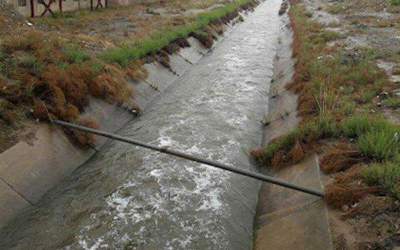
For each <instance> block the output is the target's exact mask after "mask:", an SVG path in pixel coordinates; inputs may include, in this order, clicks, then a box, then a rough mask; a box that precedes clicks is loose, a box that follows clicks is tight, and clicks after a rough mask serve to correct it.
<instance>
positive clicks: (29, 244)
mask: <svg viewBox="0 0 400 250" xmlns="http://www.w3.org/2000/svg"><path fill="white" fill-rule="evenodd" d="M280 3H281V0H268V1H266V2H263V3H262V4H261V5H259V6H258V7H257V8H256V10H255V12H254V13H251V14H250V15H249V16H248V17H247V18H246V20H245V22H243V23H240V24H238V25H236V26H235V27H234V28H233V30H232V31H231V32H230V33H229V34H228V35H227V37H226V38H225V39H224V40H223V41H222V42H220V43H219V44H217V46H216V47H215V49H214V50H213V51H212V52H211V53H210V54H208V55H207V56H205V57H204V58H203V59H201V61H200V62H199V63H198V64H197V65H195V66H194V67H193V68H192V69H191V70H189V71H188V72H187V73H186V74H184V75H183V76H182V77H180V79H179V80H178V81H177V82H176V83H174V84H173V85H172V86H171V87H170V88H169V89H167V90H166V92H165V93H164V94H162V96H160V97H159V98H157V100H156V101H155V102H153V103H152V104H151V105H150V106H149V108H148V109H147V110H146V111H145V113H144V114H143V115H142V116H141V117H140V118H138V119H136V120H134V121H132V122H131V123H130V124H128V125H127V126H126V127H125V128H124V129H123V130H121V131H120V134H121V135H125V136H128V137H131V138H134V139H137V140H141V141H144V142H148V143H152V144H155V145H160V146H170V147H172V148H175V149H178V150H182V151H185V152H187V153H193V154H195V155H200V156H204V157H205V158H208V159H212V160H216V161H220V162H223V163H227V164H231V165H234V166H237V167H241V168H246V169H250V170H253V171H256V169H255V167H253V166H252V165H251V164H250V162H249V157H248V150H249V149H250V148H252V147H255V146H258V145H259V144H260V140H261V138H262V136H261V134H262V125H261V120H262V119H263V117H264V114H265V112H266V110H267V98H268V90H269V82H270V80H271V77H272V65H273V58H274V56H275V50H276V44H277V42H278V41H277V36H278V33H279V28H280V25H281V23H280V18H279V16H278V14H277V13H278V10H279V7H280ZM259 185H260V183H259V182H257V181H254V180H251V179H249V178H246V177H242V176H238V175H235V174H231V173H227V172H223V171H220V170H217V169H213V168H210V167H207V166H204V165H201V164H197V163H193V162H189V161H186V160H181V159H177V158H175V157H172V156H168V155H163V154H160V153H156V152H151V151H149V150H145V149H142V148H138V147H134V146H132V145H127V144H124V143H120V142H110V143H108V144H106V146H104V147H103V148H102V149H101V151H100V152H99V153H98V154H97V155H96V156H95V157H94V158H93V159H92V160H90V161H89V162H88V163H87V164H85V165H84V166H82V167H81V168H79V169H78V170H77V171H76V172H75V173H74V174H73V176H71V177H70V178H68V179H67V180H65V181H64V182H63V183H62V184H60V185H59V186H58V187H57V188H55V189H54V190H52V191H51V192H50V193H48V194H47V195H46V196H45V198H44V199H43V200H42V201H41V202H40V204H39V206H38V207H37V208H36V209H35V210H31V211H28V212H27V213H26V214H24V215H22V216H21V217H20V218H19V219H18V220H16V221H14V222H13V223H12V224H11V225H9V226H8V227H7V228H6V229H5V230H4V231H3V232H2V233H1V234H0V236H1V243H0V246H1V248H2V249H9V248H15V249H56V248H66V249H250V248H251V246H252V239H253V219H254V215H255V208H256V203H257V195H258V190H259Z"/></svg>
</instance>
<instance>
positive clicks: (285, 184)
mask: <svg viewBox="0 0 400 250" xmlns="http://www.w3.org/2000/svg"><path fill="white" fill-rule="evenodd" d="M53 123H55V124H57V125H60V126H64V127H69V128H73V129H77V130H80V131H84V132H88V133H92V134H95V135H99V136H103V137H107V138H110V139H114V140H117V141H122V142H126V143H129V144H133V145H136V146H140V147H143V148H147V149H151V150H154V151H158V152H161V153H164V154H169V155H174V156H176V157H180V158H183V159H186V160H190V161H194V162H198V163H202V164H206V165H208V166H211V167H215V168H219V169H223V170H226V171H229V172H232V173H236V174H240V175H244V176H247V177H250V178H253V179H257V180H260V181H264V182H268V183H272V184H275V185H278V186H282V187H286V188H289V189H293V190H297V191H300V192H303V193H308V194H311V195H315V196H319V197H324V193H323V192H321V191H317V190H313V189H309V188H305V187H300V186H297V185H294V184H291V183H288V182H285V181H283V180H280V179H277V178H274V177H270V176H267V175H263V174H259V173H255V172H251V171H247V170H243V169H238V168H234V167H231V166H228V165H225V164H222V163H219V162H215V161H210V160H207V159H203V158H200V157H197V156H193V155H189V154H186V153H183V152H179V151H176V150H173V149H169V148H166V147H157V146H154V145H150V144H146V143H143V142H140V141H136V140H132V139H130V138H126V137H122V136H119V135H116V134H112V133H108V132H104V131H101V130H98V129H92V128H88V127H84V126H80V125H77V124H73V123H69V122H64V121H60V120H54V121H53Z"/></svg>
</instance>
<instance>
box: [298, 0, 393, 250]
mask: <svg viewBox="0 0 400 250" xmlns="http://www.w3.org/2000/svg"><path fill="white" fill-rule="evenodd" d="M305 3H306V7H307V10H308V11H309V16H310V17H312V18H313V19H314V20H317V21H318V22H320V23H321V24H323V26H324V27H325V28H326V29H327V30H332V31H335V32H338V33H340V34H341V38H340V39H338V40H335V41H333V42H332V43H331V44H330V46H336V45H342V46H343V48H344V50H345V51H346V53H347V54H348V55H349V57H350V58H354V59H356V58H357V56H358V52H357V51H358V50H360V49H368V50H370V52H371V53H374V55H375V58H376V63H377V65H378V67H380V68H381V69H383V70H384V71H385V72H386V73H387V75H388V77H389V79H390V80H391V81H392V82H394V83H396V84H397V83H398V84H400V8H399V6H393V5H391V4H390V3H389V1H385V0H344V1H332V0H306V1H305ZM399 87H400V86H399ZM387 96H390V97H391V105H387V102H385V99H386V98H387ZM399 101H400V97H399V89H395V90H392V93H385V92H383V93H381V94H380V95H379V96H377V97H376V101H375V102H374V105H371V107H370V109H371V112H372V113H374V112H376V113H383V114H384V115H385V117H387V118H388V119H389V120H391V121H393V122H394V123H396V124H400V109H399V107H400V105H398V103H399ZM336 175H338V174H336ZM333 177H335V175H330V176H325V177H324V178H325V183H330V182H331V181H332V179H333ZM329 217H330V224H331V230H332V233H333V238H334V244H335V248H336V249H396V247H399V246H400V202H399V201H396V200H395V199H393V198H390V197H387V196H372V195H371V196H368V197H366V198H364V199H363V200H361V201H360V202H358V203H356V204H354V205H353V206H350V207H349V206H343V207H342V208H341V209H330V212H329Z"/></svg>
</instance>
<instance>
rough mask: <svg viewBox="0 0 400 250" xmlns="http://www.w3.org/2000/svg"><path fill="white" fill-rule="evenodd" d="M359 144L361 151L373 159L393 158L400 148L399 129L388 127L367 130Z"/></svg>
mask: <svg viewBox="0 0 400 250" xmlns="http://www.w3.org/2000/svg"><path fill="white" fill-rule="evenodd" d="M357 145H358V147H359V149H360V151H361V153H362V154H363V155H364V156H366V157H369V158H371V159H374V160H377V161H383V160H390V159H393V157H394V156H395V155H396V154H397V153H398V152H399V150H400V142H399V138H398V131H396V130H394V129H393V128H389V127H388V128H385V129H382V130H378V131H376V130H375V131H370V132H367V133H366V134H364V135H362V136H360V138H359V139H358V141H357Z"/></svg>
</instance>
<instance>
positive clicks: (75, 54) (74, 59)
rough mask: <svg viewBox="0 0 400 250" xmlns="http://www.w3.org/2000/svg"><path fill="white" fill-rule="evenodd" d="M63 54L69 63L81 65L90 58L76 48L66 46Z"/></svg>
mask: <svg viewBox="0 0 400 250" xmlns="http://www.w3.org/2000/svg"><path fill="white" fill-rule="evenodd" d="M63 52H64V54H65V56H66V58H67V61H68V62H69V63H71V64H72V63H83V62H85V61H88V60H90V56H89V55H88V54H87V53H86V52H84V51H83V50H82V49H80V48H79V47H78V46H67V47H65V48H64V49H63Z"/></svg>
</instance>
